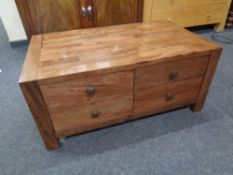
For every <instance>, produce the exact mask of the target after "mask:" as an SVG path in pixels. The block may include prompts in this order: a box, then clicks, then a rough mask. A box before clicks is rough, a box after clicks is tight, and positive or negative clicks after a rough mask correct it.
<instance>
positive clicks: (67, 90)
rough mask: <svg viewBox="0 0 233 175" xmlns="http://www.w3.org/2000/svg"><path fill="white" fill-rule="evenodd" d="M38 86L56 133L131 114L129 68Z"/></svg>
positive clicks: (77, 131)
mask: <svg viewBox="0 0 233 175" xmlns="http://www.w3.org/2000/svg"><path fill="white" fill-rule="evenodd" d="M40 88H41V91H42V95H43V97H44V99H45V103H46V105H47V107H48V110H49V113H50V116H51V120H52V123H53V125H54V128H55V132H56V134H57V135H58V136H64V135H71V134H75V133H80V132H83V131H86V129H87V128H88V129H91V128H93V129H94V128H96V127H97V126H99V127H100V126H102V125H104V124H106V123H108V122H111V121H112V120H116V119H119V118H124V117H128V116H129V115H132V110H133V109H132V108H133V72H132V71H126V72H117V73H109V74H105V75H98V76H88V77H84V78H78V79H73V80H67V81H64V82H61V83H54V84H53V83H51V84H42V85H41V86H40Z"/></svg>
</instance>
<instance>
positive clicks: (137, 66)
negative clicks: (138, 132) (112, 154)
mask: <svg viewBox="0 0 233 175" xmlns="http://www.w3.org/2000/svg"><path fill="white" fill-rule="evenodd" d="M220 54H221V47H219V46H218V45H217V44H215V43H213V42H210V41H207V40H205V39H203V38H200V37H198V36H196V35H195V34H193V33H191V32H188V31H186V30H185V29H183V28H181V27H178V26H177V25H174V24H172V23H170V22H156V23H152V24H145V23H135V24H127V25H118V26H110V27H103V28H96V29H85V30H74V31H69V32H57V33H51V34H44V35H38V36H35V37H33V38H32V42H31V44H30V47H29V50H28V54H27V57H26V60H25V64H24V66H23V70H22V74H21V78H20V86H21V88H22V91H23V93H24V96H25V98H26V100H27V103H28V105H29V108H30V110H31V112H32V114H33V116H34V119H35V122H36V124H37V126H38V129H39V131H40V133H41V136H42V138H43V140H44V143H45V145H46V147H47V148H48V149H55V148H58V147H59V142H58V139H57V138H59V137H64V136H69V135H73V134H78V133H83V132H86V131H90V130H94V129H98V128H102V127H106V126H110V125H114V124H118V123H122V122H125V121H129V120H134V119H137V118H141V117H145V116H148V115H152V114H155V113H159V112H164V111H168V110H171V109H175V108H178V107H184V106H191V107H192V110H193V111H199V110H201V108H202V107H203V105H204V102H205V99H206V96H207V93H208V90H209V87H210V84H211V81H212V79H213V76H214V73H215V70H216V66H217V64H218V60H219V58H220Z"/></svg>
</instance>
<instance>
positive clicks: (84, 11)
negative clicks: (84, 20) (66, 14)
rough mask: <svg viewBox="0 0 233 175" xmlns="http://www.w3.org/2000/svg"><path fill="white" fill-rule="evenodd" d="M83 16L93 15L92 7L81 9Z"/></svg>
mask: <svg viewBox="0 0 233 175" xmlns="http://www.w3.org/2000/svg"><path fill="white" fill-rule="evenodd" d="M81 15H82V16H91V15H92V6H90V5H88V6H82V8H81Z"/></svg>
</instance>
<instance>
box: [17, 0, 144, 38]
mask: <svg viewBox="0 0 233 175" xmlns="http://www.w3.org/2000/svg"><path fill="white" fill-rule="evenodd" d="M15 1H16V4H17V7H18V10H19V13H20V16H21V19H22V22H23V25H24V28H25V31H26V34H27V37H28V39H29V40H30V39H31V37H32V35H35V34H43V33H48V32H57V31H67V30H75V29H80V28H91V27H99V26H108V25H117V24H125V23H133V22H142V14H143V4H144V3H143V0H95V1H94V0H15ZM88 6H90V7H91V13H90V14H88V15H83V13H82V9H83V8H87V7H88Z"/></svg>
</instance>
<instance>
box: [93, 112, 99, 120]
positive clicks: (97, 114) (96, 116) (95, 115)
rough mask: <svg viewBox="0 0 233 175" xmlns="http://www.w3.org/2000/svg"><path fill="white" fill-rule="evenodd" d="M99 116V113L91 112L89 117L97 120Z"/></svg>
mask: <svg viewBox="0 0 233 175" xmlns="http://www.w3.org/2000/svg"><path fill="white" fill-rule="evenodd" d="M99 116H100V113H99V112H97V111H94V112H91V117H92V118H93V119H95V118H98V117H99Z"/></svg>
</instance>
